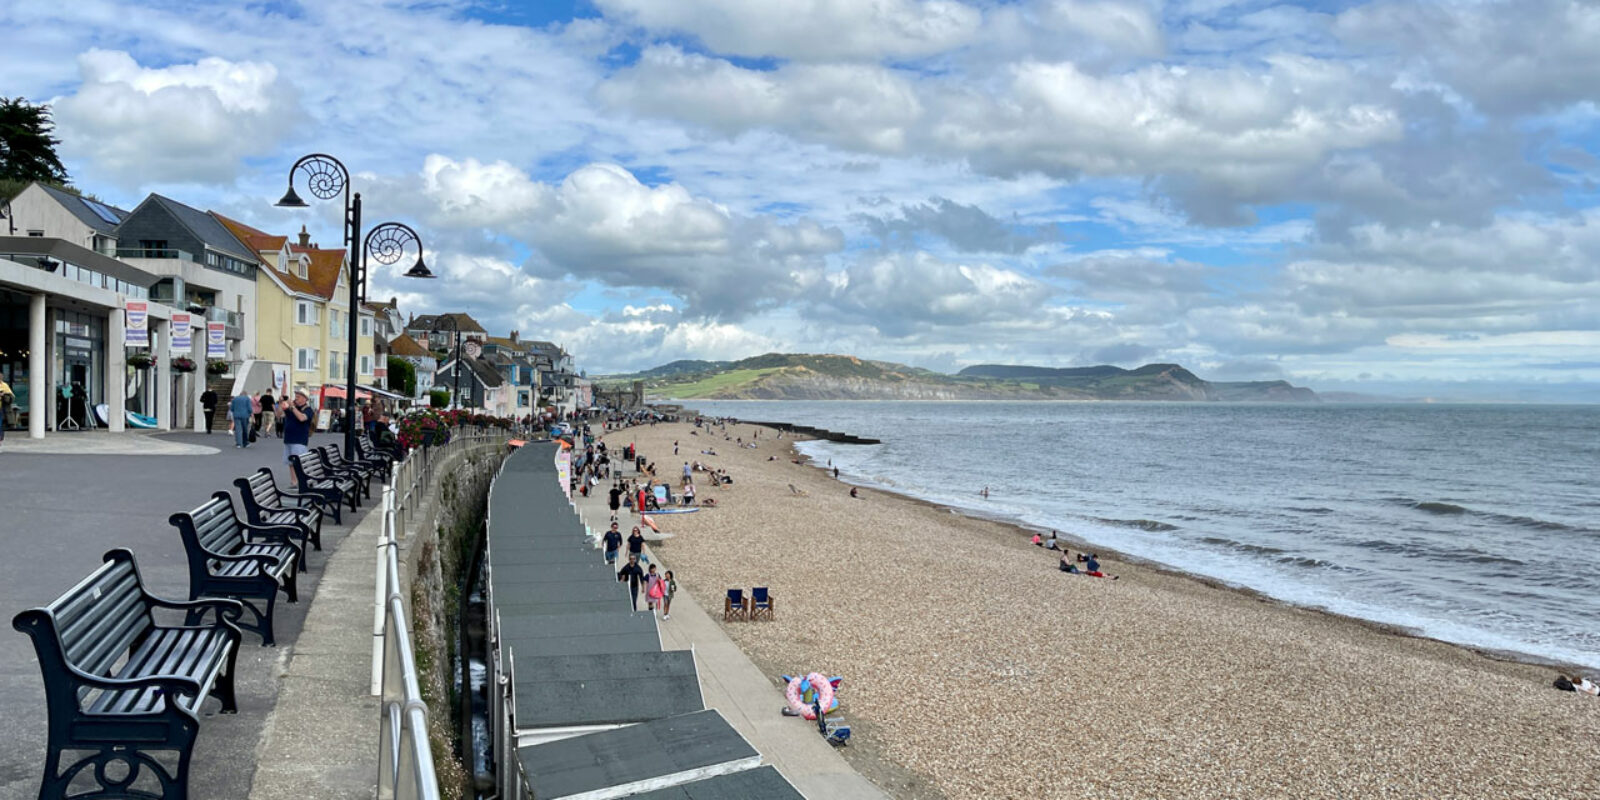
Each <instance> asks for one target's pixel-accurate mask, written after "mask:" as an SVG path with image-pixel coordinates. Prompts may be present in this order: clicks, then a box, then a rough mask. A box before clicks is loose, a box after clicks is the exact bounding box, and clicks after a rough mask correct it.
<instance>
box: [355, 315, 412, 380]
mask: <svg viewBox="0 0 1600 800" xmlns="http://www.w3.org/2000/svg"><path fill="white" fill-rule="evenodd" d="M361 308H362V311H363V312H364V313H365V314H369V315H371V317H372V324H371V328H372V330H371V331H370V332H369V331H368V330H367V327H368V326H367V324H366V323H365V322H363V323H362V329H361V333H362V336H366V335H368V333H370V334H371V336H372V378H373V382H374V384H375V385H377V386H382V387H385V388H387V387H388V386H389V356H390V354H391V353H390V350H389V343H390V342H392V341H394V339H395V337H397V336H399V335H400V334H402V333H404V332H405V327H406V321H405V317H403V316H401V315H400V300H399V298H395V297H391V298H389V302H387V303H372V302H367V303H362V304H361Z"/></svg>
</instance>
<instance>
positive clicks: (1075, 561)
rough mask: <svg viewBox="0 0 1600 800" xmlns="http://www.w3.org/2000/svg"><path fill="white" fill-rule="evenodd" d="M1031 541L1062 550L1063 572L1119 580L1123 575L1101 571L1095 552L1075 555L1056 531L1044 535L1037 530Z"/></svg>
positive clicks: (1040, 545) (1038, 545)
mask: <svg viewBox="0 0 1600 800" xmlns="http://www.w3.org/2000/svg"><path fill="white" fill-rule="evenodd" d="M1031 541H1032V542H1033V545H1034V546H1035V547H1043V548H1045V549H1046V550H1060V551H1061V562H1060V565H1059V566H1058V567H1057V568H1058V569H1060V570H1061V571H1062V572H1066V573H1070V574H1073V575H1087V576H1089V577H1091V578H1110V579H1112V580H1118V579H1119V578H1121V577H1122V576H1120V575H1107V574H1106V573H1104V572H1101V571H1100V556H1098V555H1096V554H1095V553H1079V554H1077V556H1073V554H1072V551H1071V550H1068V549H1067V546H1066V544H1065V541H1064V540H1063V539H1062V538H1061V537H1060V536H1057V535H1056V532H1055V531H1050V535H1049V536H1042V535H1040V534H1039V533H1038V532H1035V533H1034V534H1033V539H1032V540H1031ZM1079 564H1082V565H1083V567H1082V568H1081V569H1080V568H1079V566H1078V565H1079Z"/></svg>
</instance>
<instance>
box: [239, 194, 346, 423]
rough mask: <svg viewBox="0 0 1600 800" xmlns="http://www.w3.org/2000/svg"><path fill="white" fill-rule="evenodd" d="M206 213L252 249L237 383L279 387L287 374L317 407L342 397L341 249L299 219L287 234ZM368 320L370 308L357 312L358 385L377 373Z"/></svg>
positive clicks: (343, 301) (343, 291)
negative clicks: (250, 343) (243, 356)
mask: <svg viewBox="0 0 1600 800" xmlns="http://www.w3.org/2000/svg"><path fill="white" fill-rule="evenodd" d="M210 214H211V216H212V217H213V218H214V219H216V221H217V222H218V223H219V224H220V225H222V227H224V228H226V229H227V230H228V232H229V233H230V234H232V235H233V236H234V237H235V238H237V239H239V240H240V241H241V242H244V243H246V245H247V246H248V247H250V248H251V249H252V250H253V251H254V252H255V256H256V276H257V289H256V295H255V299H256V306H255V309H254V310H255V314H254V320H255V325H256V329H255V333H256V336H255V341H256V351H255V352H254V353H253V355H252V358H251V359H249V360H248V362H249V363H247V364H246V365H245V368H244V369H243V370H242V374H243V376H244V382H245V384H246V385H245V386H243V387H242V390H243V391H250V392H255V391H260V390H261V389H262V388H269V387H270V388H272V389H273V390H274V391H276V392H282V391H284V389H285V387H284V386H283V385H282V384H284V380H283V376H285V375H286V376H287V387H288V388H289V389H290V390H293V389H304V390H306V391H307V392H308V393H310V394H311V396H312V397H313V398H314V399H316V400H317V401H318V405H319V407H320V406H323V405H325V404H324V403H322V402H321V401H322V399H323V398H333V399H341V398H343V397H344V386H345V379H346V375H345V365H346V364H348V363H349V361H348V358H349V355H348V353H349V349H350V343H349V340H348V336H349V328H348V327H347V326H348V325H349V324H350V314H349V307H350V306H349V295H350V283H349V281H350V270H349V265H348V263H347V261H348V259H347V258H346V257H345V255H346V254H345V251H344V249H342V248H340V249H327V248H322V247H318V246H316V245H315V244H313V243H312V242H311V235H310V234H309V233H307V232H306V230H305V229H304V228H303V227H302V228H301V229H300V233H299V235H298V236H297V237H296V238H295V240H293V241H291V240H290V239H289V237H287V236H278V235H274V234H270V233H267V232H265V231H262V230H260V229H258V228H254V227H251V226H249V225H246V224H244V223H242V222H239V221H238V220H234V219H230V218H228V217H225V216H223V215H221V214H218V213H216V212H210ZM374 322H375V320H374V317H373V315H372V314H370V313H365V312H363V313H362V314H360V315H358V317H357V324H358V325H359V326H360V327H359V330H358V331H357V348H356V355H355V358H356V362H357V364H356V367H357V369H356V374H357V378H356V382H357V384H358V385H367V386H370V385H372V383H373V381H374V379H375V378H376V369H377V364H376V359H375V357H374V353H375V349H374V346H373V331H374V327H375V325H374ZM334 405H339V403H335V404H334Z"/></svg>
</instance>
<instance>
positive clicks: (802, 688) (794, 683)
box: [783, 672, 839, 720]
mask: <svg viewBox="0 0 1600 800" xmlns="http://www.w3.org/2000/svg"><path fill="white" fill-rule="evenodd" d="M813 691H814V692H816V693H817V704H818V705H819V706H820V707H821V708H822V713H824V714H826V713H828V712H829V711H832V710H834V709H835V708H838V707H839V701H838V700H836V699H835V698H834V696H833V682H832V681H829V680H828V679H827V678H824V677H823V676H821V675H819V674H817V673H815V672H813V673H811V674H809V675H807V676H805V677H804V678H801V677H799V676H798V675H797V676H795V677H793V678H790V679H789V686H788V688H786V689H784V690H783V696H784V697H785V698H787V699H788V701H789V708H790V709H793V710H794V712H795V713H797V714H799V715H800V716H802V717H805V718H806V719H810V720H814V719H816V718H817V712H815V711H813V710H812V709H811V704H810V703H807V702H805V700H803V699H802V697H801V695H803V694H809V693H810V692H813Z"/></svg>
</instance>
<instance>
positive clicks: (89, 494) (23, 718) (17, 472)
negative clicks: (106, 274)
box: [0, 431, 377, 800]
mask: <svg viewBox="0 0 1600 800" xmlns="http://www.w3.org/2000/svg"><path fill="white" fill-rule="evenodd" d="M339 440H340V436H339V435H336V434H322V435H316V436H313V437H312V441H311V444H312V446H317V445H321V444H326V443H330V442H337V441H339ZM282 462H283V448H282V444H281V442H280V441H279V440H277V439H262V440H260V441H259V442H257V443H256V444H255V445H253V446H251V447H249V448H246V449H243V450H240V449H235V448H234V447H233V439H232V437H231V436H229V435H228V434H227V433H226V432H225V431H218V432H217V433H213V434H211V435H209V436H207V435H205V434H196V433H170V434H151V433H143V432H131V431H130V432H126V433H120V434H111V433H104V432H88V433H83V434H59V435H55V436H52V437H50V438H49V439H47V440H44V442H39V443H35V442H29V441H28V440H26V439H25V438H24V437H21V436H17V437H15V438H13V437H11V436H8V437H7V439H6V442H5V444H4V447H3V449H0V530H3V531H4V534H5V535H4V537H3V538H0V543H3V546H4V547H6V548H7V553H6V557H4V558H0V610H3V611H4V612H5V614H4V616H5V618H6V620H7V621H8V622H9V620H10V618H11V617H12V616H13V615H15V614H16V613H17V612H19V611H22V610H24V609H27V608H32V607H34V606H39V605H43V604H46V603H49V602H50V601H51V600H54V599H55V598H56V597H57V596H58V595H60V594H61V593H62V592H64V591H65V590H67V589H69V588H71V587H72V586H73V585H74V584H76V583H77V582H78V581H79V580H81V579H82V578H83V577H84V576H85V575H87V574H89V573H90V572H91V571H93V570H94V569H95V568H97V567H98V566H99V565H100V563H101V556H102V555H103V554H104V553H105V552H106V551H107V550H110V549H112V548H114V547H127V548H129V549H131V550H132V551H133V552H134V555H135V556H136V557H137V558H138V562H139V568H140V571H141V572H142V573H143V575H144V579H145V581H146V583H147V585H148V587H149V588H150V590H151V591H152V592H153V593H155V594H158V595H161V596H165V597H173V598H185V597H187V596H188V586H189V576H188V569H187V566H186V562H185V558H184V552H183V543H182V541H181V540H180V538H179V536H178V531H177V529H176V528H174V527H172V526H171V525H170V524H168V522H167V517H168V516H169V515H171V514H173V513H175V512H179V511H186V510H188V509H190V508H193V507H195V506H197V505H199V504H200V503H202V502H204V501H205V500H207V499H208V498H209V497H210V496H211V493H212V492H216V491H220V490H226V491H228V492H229V493H230V494H235V495H236V494H237V492H236V490H235V489H234V487H233V485H232V483H231V482H232V480H233V478H235V477H239V476H244V475H248V474H249V473H251V472H254V471H255V470H257V469H259V468H261V467H264V466H265V467H271V468H272V470H273V472H274V474H275V475H276V476H277V478H278V483H279V485H281V486H287V485H288V480H287V474H286V470H287V467H286V466H285V465H284V464H283V463H282ZM376 494H377V493H376V489H375V490H374V498H373V500H372V501H364V502H363V505H362V508H361V510H360V511H359V512H357V513H355V514H350V513H348V512H347V513H346V514H345V518H344V524H343V525H334V524H333V521H332V520H331V519H329V520H327V521H325V522H324V524H323V529H322V530H323V534H322V536H323V550H322V552H316V551H312V552H311V553H310V554H309V558H308V561H309V565H308V566H309V572H307V573H306V574H304V575H302V576H301V577H300V602H298V603H286V602H280V603H279V604H278V613H277V619H276V623H277V624H276V633H277V638H278V646H277V647H261V646H260V639H259V638H258V637H256V636H255V635H254V634H251V633H248V632H247V633H246V634H245V637H244V643H243V646H242V647H241V648H240V652H239V657H238V661H237V670H238V680H237V685H238V688H237V691H238V700H239V713H238V715H236V716H216V715H215V714H213V715H211V716H208V717H206V718H205V719H204V720H203V721H202V724H201V730H200V736H199V739H198V742H197V744H196V746H195V751H194V760H193V765H192V768H191V784H190V785H191V789H192V796H193V797H194V798H196V800H207V798H244V797H248V796H250V795H251V790H252V783H253V782H254V781H255V780H256V777H257V775H256V773H257V761H258V758H259V757H260V753H262V752H263V751H264V750H265V749H266V748H265V747H264V744H263V735H264V733H265V732H266V731H267V730H268V729H269V726H270V721H271V719H272V717H273V714H274V712H275V711H276V710H277V708H278V705H279V701H280V690H281V691H286V692H287V691H293V690H295V689H296V688H298V687H296V685H295V683H293V682H292V681H291V682H287V683H285V682H281V681H280V677H282V676H283V675H284V673H285V666H286V665H287V664H288V663H289V662H290V660H291V657H292V656H294V655H296V654H297V653H298V651H299V650H300V648H301V645H302V642H303V639H302V634H303V632H304V631H305V630H306V616H307V612H308V610H309V609H310V608H311V606H312V605H313V603H314V602H315V601H316V600H317V599H319V598H321V597H322V596H323V594H324V591H325V590H324V587H323V584H324V580H323V578H324V575H325V573H326V572H327V570H328V568H329V565H330V563H331V562H332V560H333V559H335V558H336V557H340V556H343V557H344V558H345V560H346V561H347V563H348V566H347V568H346V569H345V570H343V571H341V574H344V573H352V572H353V571H354V570H355V569H357V568H359V570H360V581H357V580H355V576H354V575H347V576H346V577H345V578H343V579H341V581H332V580H330V581H329V583H330V584H333V583H340V584H345V583H347V584H349V585H348V586H346V587H345V588H346V592H345V594H348V595H351V596H360V597H362V598H363V600H364V602H365V603H366V604H365V605H356V604H353V602H352V603H351V604H349V605H347V607H346V609H345V610H346V611H347V612H348V614H350V615H354V616H355V617H359V625H358V627H363V628H366V633H365V634H364V635H362V636H361V637H360V638H359V640H358V641H357V642H355V643H353V644H352V647H353V648H355V649H357V650H359V652H360V653H361V654H362V655H363V656H366V654H368V653H370V625H371V608H370V602H371V591H372V588H371V586H372V584H371V581H372V575H371V573H372V563H371V551H370V549H366V548H362V549H360V552H359V553H354V552H352V553H348V554H346V553H340V552H339V551H340V545H341V544H342V543H343V542H344V541H345V539H346V538H347V537H348V536H349V535H350V534H351V533H352V531H353V530H355V529H356V528H357V526H358V525H360V524H361V523H362V521H363V519H364V518H366V517H367V512H368V511H369V510H371V509H373V508H376V507H377V503H376ZM236 502H237V500H236ZM373 520H374V521H375V520H376V517H374V518H373ZM362 581H364V583H363V582H362ZM357 585H360V586H364V593H361V594H357V593H356V592H355V587H356V586H357ZM328 605H329V604H326V603H325V604H324V607H328ZM335 616H337V615H335ZM0 637H3V638H0V642H3V645H0V797H4V798H24V797H32V796H34V795H35V794H36V793H37V792H38V787H39V777H40V774H41V771H42V769H43V764H44V743H45V729H46V723H45V698H44V686H43V682H42V680H41V678H40V675H39V665H38V663H37V660H36V659H35V656H34V652H33V647H32V645H31V644H30V643H29V642H28V639H27V637H25V636H23V635H22V634H20V633H17V632H15V631H12V630H11V629H10V626H9V624H8V625H7V626H6V630H5V632H4V633H3V634H0ZM300 655H308V654H304V653H301V654H300ZM368 657H369V656H368ZM363 674H364V673H363ZM285 686H288V687H290V688H288V689H285V688H284V687H285ZM362 688H365V687H364V681H363V685H362ZM338 691H342V689H338ZM353 699H354V700H355V702H356V703H357V704H359V703H361V702H365V703H367V704H368V705H370V707H371V709H372V710H371V712H370V714H368V715H365V716H361V717H360V718H359V719H357V718H355V717H356V715H355V714H351V713H348V712H346V713H343V714H342V715H340V714H332V715H324V718H325V722H326V723H327V725H328V726H329V730H326V731H303V732H302V733H303V734H304V735H305V736H306V737H310V738H313V739H320V740H321V741H322V745H323V747H324V749H328V750H333V751H336V752H337V751H343V752H344V753H345V754H346V756H347V758H346V761H351V762H356V763H352V764H351V766H350V767H349V768H348V769H347V770H346V774H345V775H343V776H338V777H343V778H344V780H343V781H340V782H336V783H334V784H321V785H323V786H327V787H331V786H340V787H343V788H341V789H340V790H339V791H337V792H336V793H335V794H327V793H322V792H314V791H307V792H306V793H305V794H302V795H300V796H304V797H328V796H363V797H370V796H371V788H370V787H371V786H372V785H373V779H374V777H375V775H376V770H377V766H376V746H375V743H376V739H375V736H376V731H377V711H376V708H377V704H376V701H374V700H372V699H371V698H367V697H365V696H364V694H363V696H361V697H359V698H353ZM207 708H208V709H214V708H215V704H214V703H213V704H208V705H207ZM334 731H338V732H340V734H341V735H340V736H339V738H334V733H333V732H334ZM358 733H359V736H358V737H357V734H358ZM349 737H357V738H353V739H351V738H349ZM330 746H331V747H330ZM362 759H370V761H371V765H370V766H368V765H366V764H365V763H359V762H361V760H362ZM356 787H362V788H361V793H360V794H357V793H356V792H355V791H353V790H355V789H356Z"/></svg>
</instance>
